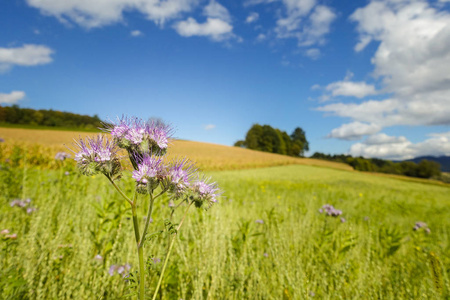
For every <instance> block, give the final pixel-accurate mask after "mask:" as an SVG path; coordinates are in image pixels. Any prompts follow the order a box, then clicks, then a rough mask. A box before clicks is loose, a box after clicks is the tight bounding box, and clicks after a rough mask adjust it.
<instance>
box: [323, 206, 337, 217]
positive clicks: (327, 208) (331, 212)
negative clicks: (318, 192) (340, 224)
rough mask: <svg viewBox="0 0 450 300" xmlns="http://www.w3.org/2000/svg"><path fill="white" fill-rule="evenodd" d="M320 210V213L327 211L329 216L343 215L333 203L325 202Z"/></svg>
mask: <svg viewBox="0 0 450 300" xmlns="http://www.w3.org/2000/svg"><path fill="white" fill-rule="evenodd" d="M319 212H320V213H323V212H325V214H326V215H327V216H332V217H337V216H340V215H342V211H341V210H339V209H336V208H334V207H333V205H330V204H325V205H324V206H322V208H321V209H319Z"/></svg>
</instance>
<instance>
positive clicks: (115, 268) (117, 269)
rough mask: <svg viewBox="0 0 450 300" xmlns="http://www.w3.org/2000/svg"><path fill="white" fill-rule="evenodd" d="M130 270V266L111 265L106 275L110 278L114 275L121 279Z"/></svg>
mask: <svg viewBox="0 0 450 300" xmlns="http://www.w3.org/2000/svg"><path fill="white" fill-rule="evenodd" d="M130 269H131V265H130V264H128V263H127V264H124V265H111V266H110V267H109V270H108V273H109V275H110V276H113V275H114V273H117V274H120V275H122V277H125V276H127V274H126V272H128V271H129V270H130Z"/></svg>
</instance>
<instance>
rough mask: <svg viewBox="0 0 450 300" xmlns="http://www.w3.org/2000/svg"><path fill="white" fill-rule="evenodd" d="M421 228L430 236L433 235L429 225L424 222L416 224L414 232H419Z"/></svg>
mask: <svg viewBox="0 0 450 300" xmlns="http://www.w3.org/2000/svg"><path fill="white" fill-rule="evenodd" d="M420 228H423V230H424V231H425V232H426V233H427V234H430V233H431V230H430V228H428V225H427V224H426V223H424V222H416V224H415V225H414V227H413V230H414V231H417V230H419V229H420Z"/></svg>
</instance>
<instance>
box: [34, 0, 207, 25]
mask: <svg viewBox="0 0 450 300" xmlns="http://www.w3.org/2000/svg"><path fill="white" fill-rule="evenodd" d="M27 2H28V4H29V5H30V6H32V7H35V8H37V9H39V10H40V11H41V13H42V14H44V15H50V16H54V17H56V18H58V19H59V20H60V21H61V22H65V23H67V22H69V21H71V22H73V23H76V24H78V25H80V26H83V27H86V28H94V27H101V26H104V25H109V24H113V23H117V22H121V21H122V20H123V12H125V11H138V12H141V13H142V14H144V15H145V16H146V17H147V19H149V20H151V21H153V22H155V23H156V24H160V25H163V24H164V23H165V22H166V21H168V20H171V19H174V18H177V17H179V16H180V14H182V13H184V12H189V11H191V10H192V8H193V7H194V6H195V5H197V3H198V0H96V1H89V0H64V1H61V0H27Z"/></svg>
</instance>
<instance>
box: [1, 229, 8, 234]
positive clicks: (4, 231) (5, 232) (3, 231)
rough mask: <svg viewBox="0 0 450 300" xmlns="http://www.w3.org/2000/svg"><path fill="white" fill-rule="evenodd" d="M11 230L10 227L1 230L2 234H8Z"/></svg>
mask: <svg viewBox="0 0 450 300" xmlns="http://www.w3.org/2000/svg"><path fill="white" fill-rule="evenodd" d="M8 233H9V230H8V229H3V230H2V231H0V234H8Z"/></svg>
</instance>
